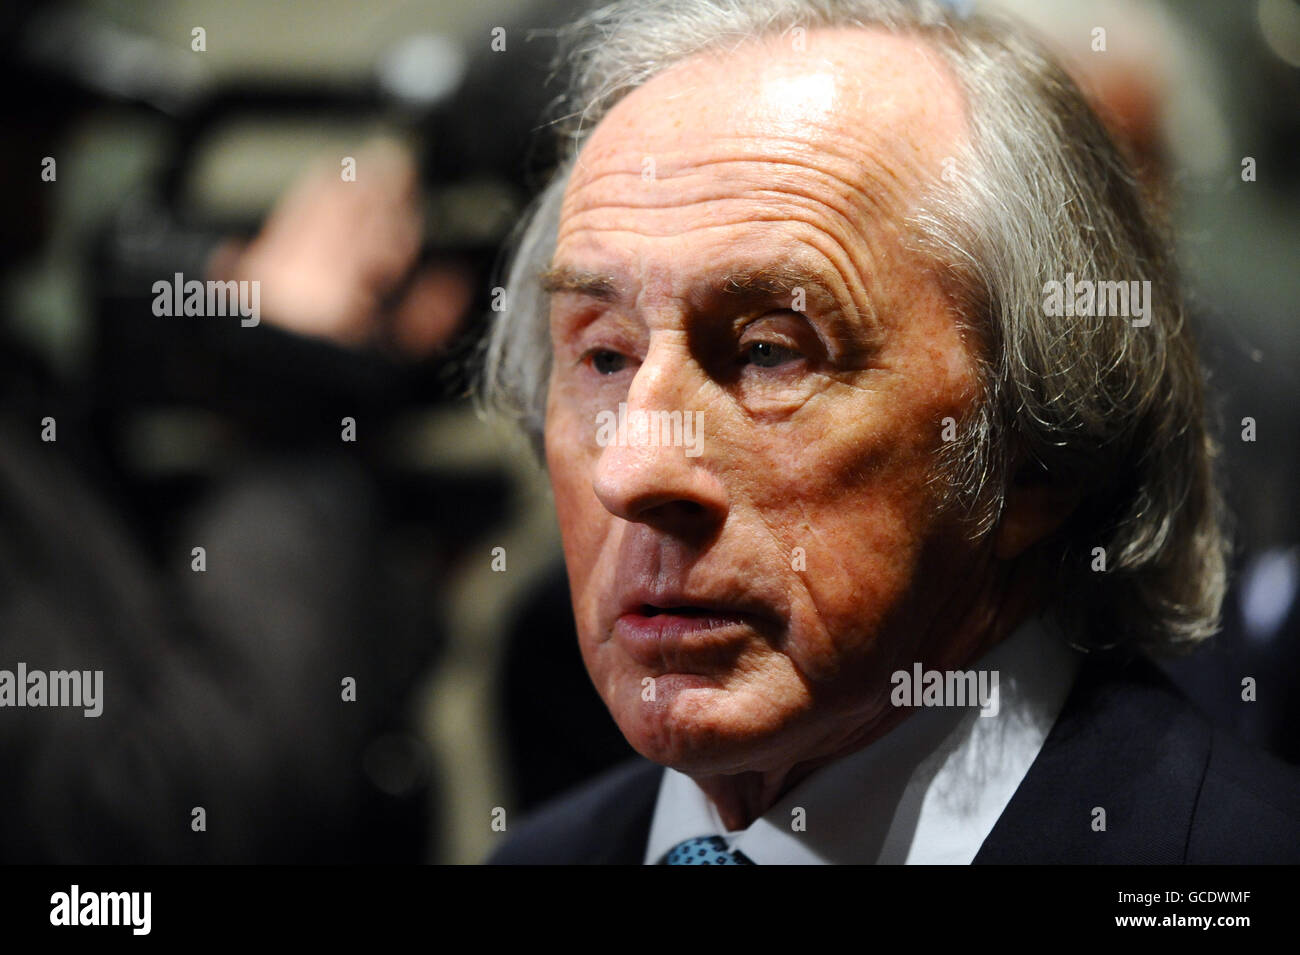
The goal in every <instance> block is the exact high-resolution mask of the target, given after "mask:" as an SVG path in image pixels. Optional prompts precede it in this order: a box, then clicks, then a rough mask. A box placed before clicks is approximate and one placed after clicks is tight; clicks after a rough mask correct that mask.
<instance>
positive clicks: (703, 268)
mask: <svg viewBox="0 0 1300 955" xmlns="http://www.w3.org/2000/svg"><path fill="white" fill-rule="evenodd" d="M965 135H966V132H965V121H964V119H963V114H962V105H961V97H960V93H959V92H958V90H957V87H956V85H955V83H954V82H953V81H952V80H951V79H950V77H949V76H948V75H947V74H946V73H945V72H944V71H943V69H942V67H941V66H940V65H939V64H938V62H937V60H936V59H935V58H934V57H933V56H932V55H931V54H929V53H927V52H926V51H925V50H924V49H923V47H921V46H920V45H919V44H918V43H916V42H915V41H912V40H910V39H904V38H897V37H891V36H888V35H886V34H883V33H876V32H866V31H852V32H843V31H836V32H821V31H814V32H812V33H810V34H809V35H808V36H807V48H806V50H799V49H796V48H795V47H794V44H793V43H792V41H791V40H790V39H788V38H787V39H774V40H769V41H764V42H763V43H761V44H750V45H747V46H745V47H742V48H740V49H737V50H735V51H732V52H729V53H727V54H725V55H710V56H708V57H696V58H692V59H690V60H688V61H686V62H684V63H682V64H679V65H678V66H676V67H674V68H672V69H671V70H669V71H667V72H665V73H663V74H661V75H660V76H658V77H656V78H655V79H654V80H652V81H650V82H649V83H648V84H646V85H645V86H643V87H641V88H640V89H638V90H637V91H635V92H634V93H632V94H631V95H630V96H628V97H627V98H626V99H624V100H623V101H622V102H620V103H619V105H618V106H617V107H616V108H615V109H614V110H613V111H612V112H611V113H610V114H609V115H608V116H607V117H606V118H605V119H604V120H603V121H602V122H601V123H600V125H599V127H598V128H597V129H596V130H595V132H594V134H593V135H592V137H591V139H590V140H589V141H588V143H587V144H586V146H585V148H584V149H583V151H582V153H581V156H580V159H579V162H578V165H577V168H576V171H575V173H574V175H573V177H572V180H571V181H570V183H569V187H568V191H567V193H566V196H565V201H564V207H563V212H562V219H561V224H560V229H559V236H558V246H557V249H556V253H555V257H554V261H553V269H552V271H551V272H550V274H549V277H548V285H549V286H550V287H551V288H552V289H553V296H552V311H551V336H552V342H553V347H554V366H553V372H552V376H551V380H550V393H549V401H548V407H547V418H546V456H547V461H548V465H549V469H550V475H551V480H552V483H553V486H554V491H555V499H556V504H557V508H558V513H559V520H560V527H561V530H562V533H563V538H564V548H565V556H566V559H567V564H568V570H569V578H570V584H571V589H572V594H573V601H574V610H575V615H576V619H577V625H578V632H579V636H580V640H581V645H582V652H583V657H584V659H585V661H586V665H587V668H588V671H589V672H590V674H591V676H592V679H593V680H594V682H595V685H596V687H597V689H598V690H599V692H600V694H601V695H602V697H603V698H604V700H605V703H606V704H607V705H608V707H609V709H610V711H611V712H612V714H613V715H614V718H615V719H616V720H617V722H618V724H619V727H620V728H621V729H622V730H623V732H624V734H625V735H626V736H627V738H628V740H629V741H630V742H631V743H632V745H633V746H634V747H636V748H637V749H638V750H639V751H640V752H641V753H643V754H644V755H646V756H648V757H649V758H651V759H654V760H656V761H658V762H661V763H664V764H667V765H672V766H674V767H676V768H678V769H681V770H683V771H686V772H691V773H694V774H713V773H733V772H738V771H742V770H760V771H767V770H776V769H779V768H781V767H788V766H791V765H794V764H795V763H797V762H799V761H802V760H807V759H812V758H817V757H824V756H827V755H829V754H833V753H836V752H839V751H842V750H843V749H844V748H845V747H848V748H852V746H853V743H854V740H855V739H858V738H860V737H861V736H862V735H863V734H865V733H867V732H868V729H869V727H871V726H872V725H873V723H874V721H875V720H876V719H877V718H878V717H879V716H880V715H881V714H882V713H883V712H885V710H886V708H887V706H888V704H887V693H888V690H889V679H888V677H889V673H891V672H892V671H893V670H894V669H896V668H898V667H900V666H910V662H911V661H912V660H924V661H926V662H927V663H928V664H930V665H940V664H941V663H943V662H945V659H946V662H947V663H948V664H949V665H956V664H958V663H960V662H962V661H960V660H953V659H948V657H950V656H951V655H952V654H958V655H960V653H961V652H962V650H961V648H959V647H957V646H956V642H957V641H956V637H955V635H956V634H957V633H958V631H960V630H961V628H962V627H963V626H966V625H968V624H969V623H970V621H971V618H972V617H977V616H979V615H980V614H981V613H983V612H984V610H983V609H982V608H981V607H980V606H979V600H978V594H979V592H980V587H981V581H982V580H983V579H984V577H985V576H986V575H987V568H988V566H989V561H988V560H987V554H986V551H985V550H983V549H981V548H979V547H976V546H975V545H972V544H968V543H967V542H966V541H965V537H964V535H963V534H962V533H961V528H959V527H958V526H956V523H955V521H954V519H952V518H951V517H948V516H945V515H944V514H943V513H942V512H941V511H940V509H939V508H938V507H937V506H936V501H937V497H938V494H939V492H940V488H939V486H937V485H936V483H935V477H936V464H937V461H938V450H939V448H940V447H941V443H942V441H943V431H944V419H945V418H948V417H951V418H953V419H957V420H960V419H961V416H962V414H963V412H964V411H965V410H966V409H967V408H968V407H969V404H970V402H971V401H972V400H973V399H974V396H975V377H974V371H973V367H974V366H973V363H972V361H971V358H970V353H969V351H968V349H967V347H966V346H965V345H964V344H963V341H962V337H961V335H960V333H959V330H958V327H957V325H956V324H955V321H954V317H953V313H952V311H951V309H950V307H949V305H948V304H947V303H946V302H945V300H944V298H943V296H942V295H941V293H940V290H939V288H938V285H937V283H936V281H935V278H934V276H933V275H932V274H931V273H930V272H928V271H927V270H926V267H925V265H924V263H923V262H922V261H921V260H920V259H919V258H918V257H917V256H915V255H913V254H911V253H909V252H908V251H907V250H906V248H905V242H906V239H907V237H906V235H905V232H904V227H903V221H902V220H903V216H904V215H906V213H907V212H908V211H909V210H910V208H911V206H912V204H913V203H914V202H915V200H916V199H917V197H918V195H919V191H920V189H921V188H922V186H923V185H925V184H927V183H928V181H929V179H930V178H931V177H937V176H938V175H939V174H940V172H941V170H942V163H943V159H944V157H946V156H949V155H951V154H953V153H955V151H956V148H957V144H958V143H959V142H960V141H961V140H962V138H963V137H964V136H965ZM800 290H802V291H800ZM620 403H626V406H627V408H626V414H628V415H629V416H631V418H630V420H632V421H633V423H635V420H636V413H637V412H638V411H646V412H657V411H663V412H682V413H686V414H687V415H689V416H690V417H689V418H688V419H686V420H688V421H698V422H699V424H700V426H701V428H700V439H699V444H698V446H696V447H691V446H690V444H689V438H690V436H691V435H690V433H689V431H687V432H683V435H682V436H683V441H682V444H684V445H686V446H675V447H674V446H664V443H663V442H662V441H659V442H657V443H656V442H651V441H647V440H645V435H644V433H641V436H642V440H627V441H623V440H621V438H622V434H620V433H619V432H618V430H617V429H616V428H610V427H608V424H609V418H608V417H605V418H602V417H601V416H600V415H601V412H614V413H617V411H618V406H619V405H620ZM602 423H604V424H605V425H606V426H607V427H606V428H605V429H604V437H603V438H602V437H601V425H602ZM656 430H657V425H656ZM629 433H630V434H631V436H632V438H633V439H635V438H636V436H637V435H638V432H637V430H636V429H635V427H634V428H632V429H630V432H629ZM697 452H698V453H697ZM987 622H988V621H987V620H984V621H983V623H984V624H987Z"/></svg>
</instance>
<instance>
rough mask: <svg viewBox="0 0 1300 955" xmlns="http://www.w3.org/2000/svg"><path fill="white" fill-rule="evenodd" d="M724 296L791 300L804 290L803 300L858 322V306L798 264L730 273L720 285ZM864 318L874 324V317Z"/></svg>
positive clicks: (823, 279)
mask: <svg viewBox="0 0 1300 955" xmlns="http://www.w3.org/2000/svg"><path fill="white" fill-rule="evenodd" d="M720 288H721V290H722V292H723V293H724V294H727V295H735V296H739V297H742V298H743V297H754V296H767V297H769V298H776V297H787V296H788V297H789V298H790V300H791V304H793V300H794V292H795V289H803V290H804V296H805V299H806V300H807V301H808V302H811V303H813V304H815V305H818V306H820V308H822V309H823V310H835V311H847V313H848V315H849V317H850V318H853V319H860V318H862V317H864V316H860V315H859V312H858V309H857V307H856V306H855V305H854V303H853V302H852V301H851V300H848V299H842V298H841V297H840V296H839V295H837V294H836V293H835V291H834V290H833V288H832V287H831V285H830V284H829V283H828V282H827V281H826V278H825V277H824V276H823V275H822V274H821V273H820V272H818V271H816V270H813V269H808V268H804V267H802V266H798V265H772V266H765V267H763V268H759V269H752V270H742V271H735V272H730V273H728V274H727V275H726V277H725V278H724V279H723V281H722V284H721V286H720ZM865 318H866V319H868V320H869V321H872V322H873V323H874V318H875V316H874V315H872V314H870V313H869V314H868V315H866V316H865Z"/></svg>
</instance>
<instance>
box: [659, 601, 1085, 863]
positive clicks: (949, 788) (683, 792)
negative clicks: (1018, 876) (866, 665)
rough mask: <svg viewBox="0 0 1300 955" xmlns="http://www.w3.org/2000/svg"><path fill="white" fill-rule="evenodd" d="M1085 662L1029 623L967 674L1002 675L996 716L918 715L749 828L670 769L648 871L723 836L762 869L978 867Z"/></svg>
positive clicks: (959, 711)
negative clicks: (725, 817) (672, 854)
mask: <svg viewBox="0 0 1300 955" xmlns="http://www.w3.org/2000/svg"><path fill="white" fill-rule="evenodd" d="M1079 659H1080V657H1079V654H1078V653H1076V652H1075V651H1073V650H1072V649H1070V647H1069V646H1068V645H1067V644H1066V643H1065V641H1064V639H1063V638H1062V637H1060V636H1059V635H1057V633H1056V632H1055V631H1054V630H1051V629H1049V628H1047V627H1046V626H1045V625H1044V623H1043V622H1042V621H1041V620H1040V619H1038V618H1033V619H1030V620H1028V621H1026V622H1025V623H1024V624H1022V625H1021V626H1020V627H1019V628H1018V629H1017V630H1016V631H1015V632H1014V633H1013V634H1012V635H1011V636H1010V637H1008V638H1007V639H1006V640H1004V641H1002V642H1001V643H1000V644H998V645H997V646H996V647H994V648H993V649H992V650H990V651H989V652H988V653H986V654H985V655H984V656H983V657H982V658H980V659H979V660H978V661H977V662H975V663H972V664H971V665H970V666H969V667H968V669H977V670H990V671H996V672H997V673H998V674H999V680H998V696H999V706H998V711H997V715H995V716H987V717H982V716H980V710H979V708H978V707H974V708H958V707H923V708H918V709H917V710H916V712H914V713H912V714H910V715H909V716H908V717H907V718H906V719H904V720H903V721H902V722H900V723H899V724H898V725H897V726H896V727H894V729H892V730H891V731H890V732H889V733H887V734H886V735H885V736H883V737H881V738H880V739H878V740H876V741H875V742H873V743H872V744H870V745H869V746H866V747H864V748H863V749H861V750H859V751H858V752H856V753H851V754H849V755H848V756H845V757H843V758H842V759H839V760H837V761H836V762H834V763H831V764H829V765H827V766H823V767H821V768H820V769H818V770H817V771H815V772H814V773H812V774H811V775H810V776H809V777H808V778H807V779H805V780H803V781H801V782H800V783H799V784H798V785H797V786H795V787H794V788H793V789H792V790H791V791H790V792H788V793H786V794H785V796H783V797H782V798H781V799H780V800H779V801H778V802H777V803H776V804H775V805H774V806H772V808H771V809H769V810H768V811H767V812H766V813H764V814H763V816H762V817H760V818H759V819H756V820H755V821H754V822H753V824H752V825H750V826H749V827H748V828H747V829H743V830H739V831H735V832H728V831H727V830H726V827H725V826H723V824H722V821H721V819H720V818H719V816H718V813H717V810H716V809H715V808H714V806H713V803H712V802H710V801H709V799H708V798H707V797H706V796H705V795H704V793H703V791H702V790H701V789H700V788H699V786H697V785H696V784H695V782H694V780H692V779H691V778H690V777H689V776H686V775H684V774H682V773H679V772H677V771H675V770H672V769H669V770H666V771H665V772H664V775H663V779H662V780H661V782H660V786H659V796H658V800H657V801H656V804H655V812H654V817H653V819H652V821H651V825H650V837H649V841H648V844H647V846H646V855H645V861H646V862H647V863H654V862H657V861H658V860H659V859H661V858H663V856H664V855H665V853H667V852H668V850H669V849H671V848H672V847H673V846H675V845H677V844H678V843H679V842H681V841H683V840H685V839H690V838H693V837H696V836H710V835H715V836H721V837H722V838H723V839H725V840H726V842H727V843H728V846H729V847H730V848H732V849H738V850H740V851H741V852H743V853H744V854H745V855H746V856H748V857H749V858H750V859H752V860H753V861H754V862H756V863H758V864H760V865H772V864H792V865H800V864H834V863H871V862H880V863H910V864H917V863H949V864H967V863H969V862H970V861H971V860H972V859H974V858H975V854H976V853H977V852H978V851H979V848H980V846H981V845H982V844H983V842H984V839H985V838H986V837H987V836H988V834H989V832H990V831H991V830H992V829H993V825H994V823H996V822H997V820H998V817H999V816H1000V815H1001V814H1002V811H1003V810H1004V809H1005V808H1006V806H1007V803H1008V802H1010V801H1011V797H1012V795H1013V794H1014V793H1015V791H1016V789H1017V788H1018V787H1019V785H1020V782H1021V780H1022V779H1024V776H1025V773H1027V772H1028V771H1029V767H1030V764H1032V763H1033V761H1034V759H1035V758H1036V757H1037V755H1038V752H1039V750H1040V749H1041V748H1042V745H1043V741H1044V740H1045V739H1046V738H1047V734H1048V732H1049V731H1050V730H1051V727H1052V724H1053V723H1054V722H1055V721H1056V717H1057V715H1058V714H1059V713H1060V711H1061V708H1062V706H1063V705H1064V703H1065V698H1066V696H1067V695H1068V693H1069V689H1070V686H1071V685H1072V684H1073V682H1074V676H1075V674H1076V672H1077V669H1078V664H1079ZM800 819H802V822H803V829H802V830H800V829H799V828H798V821H799V820H800Z"/></svg>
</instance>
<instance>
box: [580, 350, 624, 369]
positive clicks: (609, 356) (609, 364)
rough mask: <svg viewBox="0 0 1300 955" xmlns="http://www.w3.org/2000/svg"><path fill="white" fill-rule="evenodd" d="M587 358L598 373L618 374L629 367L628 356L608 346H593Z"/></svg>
mask: <svg viewBox="0 0 1300 955" xmlns="http://www.w3.org/2000/svg"><path fill="white" fill-rule="evenodd" d="M586 359H587V361H588V363H589V364H590V365H591V367H592V368H593V369H595V371H596V374H598V375H616V374H618V373H619V372H620V371H622V370H623V369H624V368H626V367H627V356H626V355H620V354H619V353H618V352H616V351H610V350H609V349H608V348H593V349H592V350H591V351H589V352H587V355H586Z"/></svg>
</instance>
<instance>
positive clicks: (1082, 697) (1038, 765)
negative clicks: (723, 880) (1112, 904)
mask: <svg viewBox="0 0 1300 955" xmlns="http://www.w3.org/2000/svg"><path fill="white" fill-rule="evenodd" d="M1242 705H1243V706H1248V705H1250V704H1248V703H1243V704H1242ZM662 773H663V770H662V768H661V767H659V766H657V765H655V764H653V763H650V762H648V761H646V760H634V761H631V762H629V763H625V764H623V765H621V766H619V767H617V768H615V769H614V770H612V771H610V772H608V773H606V774H605V775H603V776H601V777H599V778H597V779H596V780H594V781H593V782H591V783H588V784H587V785H585V786H583V787H582V788H580V789H578V790H576V791H574V792H573V793H571V794H569V795H567V796H564V797H561V798H559V799H557V800H555V801H554V802H552V803H550V804H548V805H547V806H544V807H543V808H541V809H540V810H538V811H537V812H536V813H535V814H534V815H533V816H532V817H531V818H529V819H528V820H525V821H524V822H523V823H522V824H521V825H520V826H519V828H518V829H517V830H515V831H513V832H512V833H511V834H510V835H509V837H508V838H507V841H506V842H505V843H504V844H503V845H502V846H501V847H500V848H499V849H498V850H497V851H496V852H495V853H493V855H492V857H491V858H490V859H489V860H488V861H489V862H491V863H494V864H506V865H510V864H522V865H527V864H549V863H559V864H566V863H567V864H572V863H577V864H627V865H639V864H640V863H641V861H642V857H643V854H644V852H645V847H646V841H647V839H648V838H649V832H650V820H651V817H652V815H653V813H654V807H655V800H656V798H657V796H658V791H659V781H660V778H661V776H662ZM1095 806H1101V807H1103V808H1104V809H1105V810H1106V831H1104V832H1095V831H1093V828H1092V821H1093V814H1092V810H1093V807H1095ZM974 861H975V862H976V863H1104V864H1134V863H1165V864H1169V863H1223V864H1227V863H1282V862H1289V863H1296V862H1300V769H1298V768H1297V767H1294V766H1290V765H1288V764H1286V763H1283V762H1280V761H1279V760H1276V759H1274V758H1273V757H1271V756H1268V755H1266V754H1264V753H1259V752H1255V751H1253V750H1250V749H1248V748H1246V747H1244V746H1243V745H1242V744H1240V743H1238V742H1236V741H1235V740H1233V739H1232V738H1231V737H1229V736H1227V735H1226V734H1224V733H1223V732H1222V731H1219V730H1216V729H1215V728H1214V727H1212V726H1211V725H1210V724H1209V723H1208V722H1207V721H1206V720H1205V719H1204V718H1203V717H1202V716H1201V715H1200V714H1199V713H1198V712H1197V711H1196V710H1195V708H1194V707H1193V706H1192V705H1191V703H1189V702H1188V701H1187V699H1186V698H1185V697H1183V696H1182V695H1181V694H1180V693H1179V691H1178V690H1177V689H1176V688H1175V687H1174V686H1173V684H1172V683H1171V682H1170V681H1169V680H1168V679H1167V678H1166V677H1165V676H1164V674H1162V673H1161V672H1160V671H1159V670H1158V669H1157V668H1156V667H1155V666H1154V665H1153V664H1151V663H1150V662H1148V661H1146V660H1144V659H1140V658H1138V659H1133V660H1130V661H1129V662H1127V663H1119V662H1117V661H1114V660H1103V659H1100V658H1094V659H1090V660H1089V661H1087V662H1086V663H1085V665H1084V666H1083V668H1082V669H1081V671H1080V674H1079V678H1078V680H1077V681H1076V683H1075V685H1074V688H1073V689H1072V691H1071V693H1070V695H1069V697H1068V698H1067V700H1066V703H1065V706H1064V708H1063V709H1062V711H1061V715H1060V716H1059V717H1058V718H1057V721H1056V724H1055V725H1054V726H1053V727H1052V731H1051V732H1050V733H1049V734H1048V737H1047V740H1046V741H1045V742H1044V744H1043V748H1042V750H1041V751H1040V752H1039V754H1038V757H1037V758H1036V759H1035V760H1034V762H1033V765H1032V766H1030V769H1029V772H1028V773H1027V774H1026V776H1025V778H1024V780H1023V781H1022V782H1021V784H1020V787H1019V788H1018V789H1017V790H1016V792H1015V795H1014V796H1012V798H1011V802H1010V803H1009V804H1008V805H1007V808H1006V809H1005V810H1004V811H1003V813H1002V815H1001V817H999V819H998V821H997V823H996V824H995V825H994V827H993V831H992V832H990V833H989V835H988V838H987V839H985V840H984V844H983V846H982V847H981V848H980V851H979V853H978V854H977V855H976V857H975V860H974Z"/></svg>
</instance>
